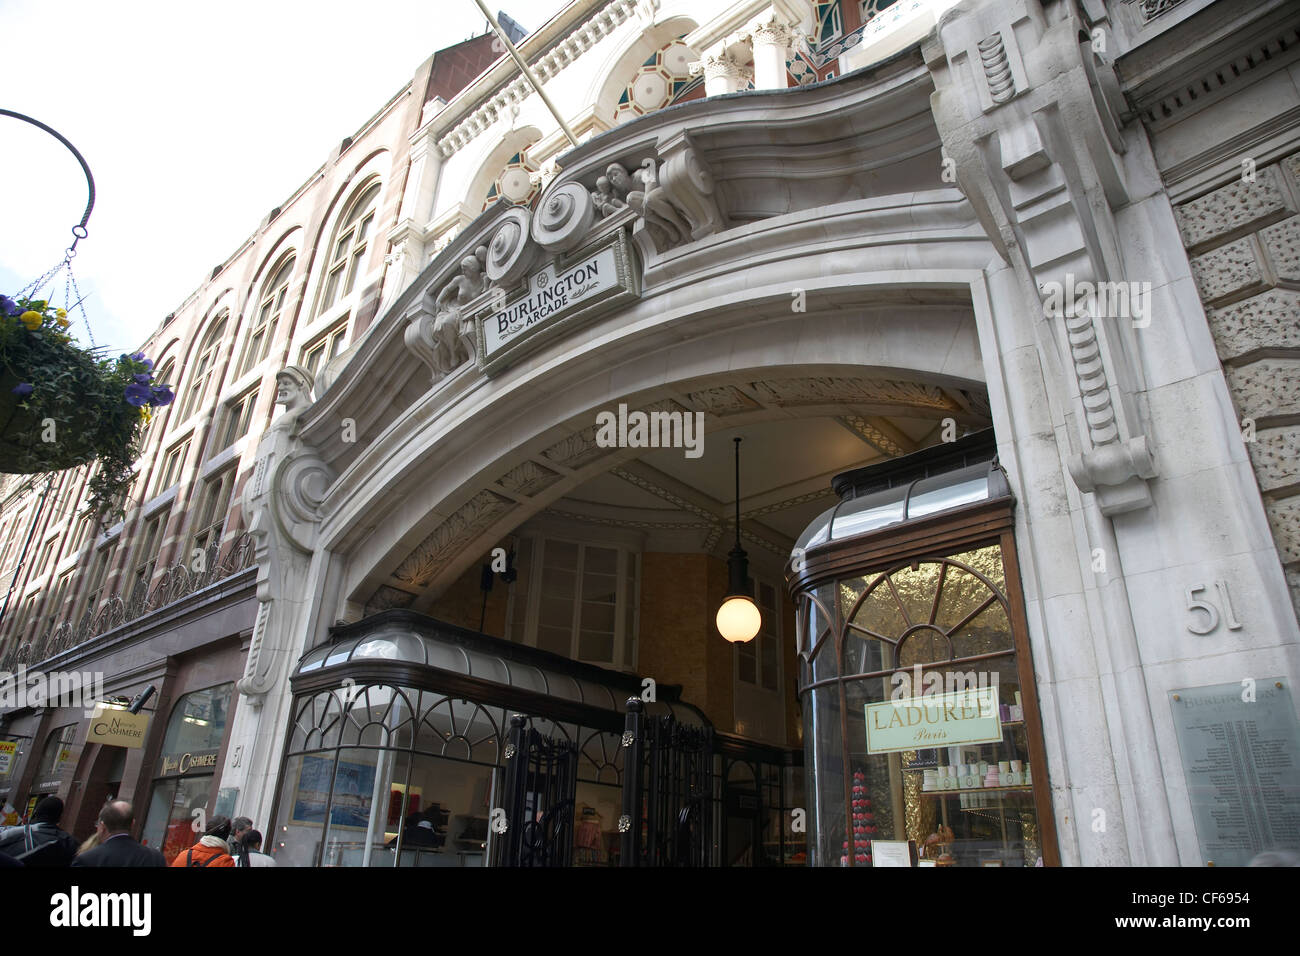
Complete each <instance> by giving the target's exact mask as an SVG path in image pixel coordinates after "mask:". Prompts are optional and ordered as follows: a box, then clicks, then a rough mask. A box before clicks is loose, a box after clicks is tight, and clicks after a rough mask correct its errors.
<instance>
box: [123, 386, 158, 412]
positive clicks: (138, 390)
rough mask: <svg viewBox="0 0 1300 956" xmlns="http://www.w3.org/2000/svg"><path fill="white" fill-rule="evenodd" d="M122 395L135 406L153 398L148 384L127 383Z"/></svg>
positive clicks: (139, 405)
mask: <svg viewBox="0 0 1300 956" xmlns="http://www.w3.org/2000/svg"><path fill="white" fill-rule="evenodd" d="M123 397H124V398H125V399H126V400H127V402H129V403H130V404H132V405H134V406H135V407H136V408H140V407H141V406H142V405H144V404H145V403H147V402H148V401H149V400H150V399H151V398H153V390H152V389H150V388H149V386H148V385H134V384H133V385H128V386H127V387H126V389H125V391H124V392H123Z"/></svg>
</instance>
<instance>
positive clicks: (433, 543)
mask: <svg viewBox="0 0 1300 956" xmlns="http://www.w3.org/2000/svg"><path fill="white" fill-rule="evenodd" d="M514 504H515V503H514V502H513V501H510V500H509V499H507V498H502V497H501V496H500V495H497V494H493V493H492V492H490V491H480V492H479V493H478V494H476V495H475V496H474V497H473V498H471V499H470V500H469V501H467V502H465V504H463V505H461V506H460V507H459V508H457V509H456V511H454V512H453V513H452V514H451V516H450V517H448V518H447V519H446V520H445V521H443V522H442V523H441V524H440V525H438V527H436V528H434V529H433V531H432V532H430V534H429V535H428V536H427V537H426V538H425V539H424V540H423V541H421V542H420V543H419V545H418V546H417V547H416V548H415V550H414V551H412V552H411V553H410V554H409V555H407V557H406V559H405V560H404V561H402V563H401V564H399V565H398V566H397V570H395V571H394V572H393V577H394V578H396V579H397V580H398V581H402V582H405V583H406V584H412V585H415V586H417V587H423V586H424V585H426V584H428V583H429V582H430V581H432V580H433V577H434V575H436V574H437V573H438V572H439V571H441V570H442V569H443V568H444V567H445V566H446V565H448V564H449V563H451V561H452V560H453V559H454V558H456V557H457V556H458V554H459V553H460V548H459V546H460V545H461V544H463V543H464V542H466V541H468V540H469V539H471V538H473V537H474V536H475V535H477V534H478V533H479V532H481V531H482V530H483V529H484V528H486V527H487V526H488V525H490V524H491V523H492V522H493V521H495V520H496V519H497V518H498V517H500V515H501V514H503V513H504V512H506V511H507V510H509V509H510V508H512V507H514Z"/></svg>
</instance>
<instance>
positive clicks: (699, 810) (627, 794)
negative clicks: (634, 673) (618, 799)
mask: <svg viewBox="0 0 1300 956" xmlns="http://www.w3.org/2000/svg"><path fill="white" fill-rule="evenodd" d="M623 746H624V747H625V748H627V755H626V759H625V760H624V763H623V766H624V771H623V815H622V817H620V818H619V822H618V829H619V832H620V833H621V834H622V852H621V857H620V859H621V865H623V866H709V865H711V864H712V863H713V855H714V846H713V817H714V798H713V730H712V728H710V727H688V726H685V725H683V724H679V723H677V722H676V721H674V720H673V719H672V718H671V717H648V716H646V715H645V712H644V704H643V703H642V702H641V701H640V700H639V699H636V698H633V699H632V700H629V701H628V702H627V720H626V723H625V725H624V731H623Z"/></svg>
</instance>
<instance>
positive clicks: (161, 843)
mask: <svg viewBox="0 0 1300 956" xmlns="http://www.w3.org/2000/svg"><path fill="white" fill-rule="evenodd" d="M234 687H235V685H234V684H231V683H226V684H219V685H217V686H216V687H208V688H205V689H204V690H198V691H194V692H193V693H190V694H186V695H185V696H183V697H182V698H181V699H180V700H179V701H177V702H176V706H175V707H174V708H172V713H171V717H170V718H169V719H168V722H167V733H166V735H165V736H164V737H163V746H162V754H161V755H160V757H159V768H160V770H161V773H160V774H159V779H157V780H155V781H154V785H153V791H152V794H151V795H150V799H149V810H148V813H147V815H146V817H145V825H144V832H143V842H144V843H145V844H146V845H148V846H153V847H157V848H158V849H159V850H161V851H162V855H163V857H164V858H165V859H166V860H167V861H168V862H170V861H171V860H172V859H174V858H175V856H176V854H178V853H180V852H182V851H183V850H185V849H186V848H187V847H190V846H193V845H194V840H195V831H194V820H195V816H194V814H195V811H197V810H199V809H203V810H204V811H206V810H207V809H208V808H209V806H210V803H209V801H210V799H211V797H212V785H213V776H214V774H215V772H216V766H217V763H216V757H217V753H218V751H219V750H220V749H221V744H222V741H223V740H224V739H225V734H226V723H227V718H228V717H229V713H230V705H231V695H232V693H233V692H234Z"/></svg>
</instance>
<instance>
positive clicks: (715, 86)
mask: <svg viewBox="0 0 1300 956" xmlns="http://www.w3.org/2000/svg"><path fill="white" fill-rule="evenodd" d="M700 73H703V74H704V93H705V95H706V96H721V95H723V94H724V93H737V92H739V91H740V90H743V89H744V88H745V87H746V86H747V85H748V84H749V79H750V77H752V76H753V75H754V74H753V71H752V70H750V69H749V67H747V66H744V65H742V64H741V63H740V62H739V61H738V60H737V59H736V58H735V57H734V56H732V55H731V54H730V53H729V52H728V51H726V50H722V51H720V52H718V53H707V54H705V56H704V58H703V59H702V60H701V61H700V62H699V63H696V64H692V66H691V75H692V76H698V75H699V74H700Z"/></svg>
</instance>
